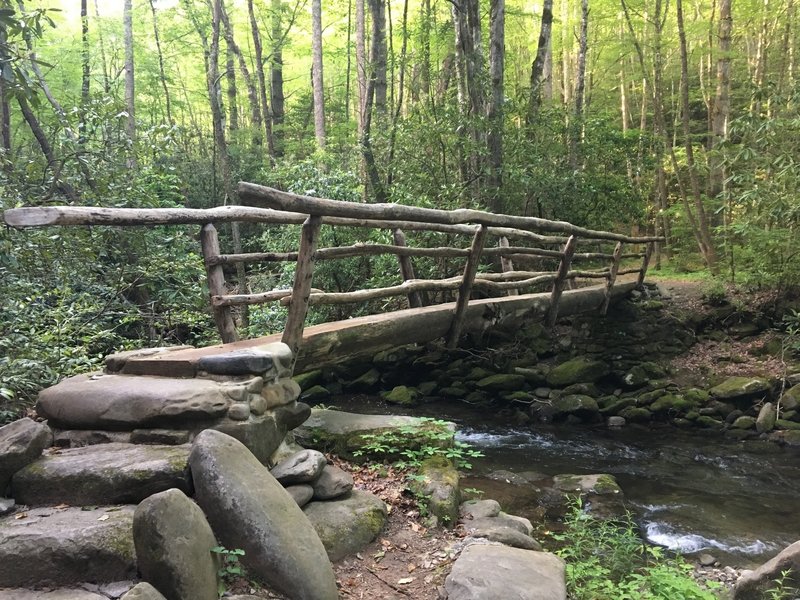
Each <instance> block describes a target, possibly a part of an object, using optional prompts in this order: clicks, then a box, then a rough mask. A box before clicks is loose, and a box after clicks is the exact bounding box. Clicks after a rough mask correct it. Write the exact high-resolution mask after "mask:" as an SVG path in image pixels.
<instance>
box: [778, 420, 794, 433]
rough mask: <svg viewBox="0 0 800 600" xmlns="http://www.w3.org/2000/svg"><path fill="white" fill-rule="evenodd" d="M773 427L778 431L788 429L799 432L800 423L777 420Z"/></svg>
mask: <svg viewBox="0 0 800 600" xmlns="http://www.w3.org/2000/svg"><path fill="white" fill-rule="evenodd" d="M775 425H776V426H777V427H778V428H779V429H790V430H792V431H800V423H797V422H795V421H787V420H786V419H777V420H776V421H775Z"/></svg>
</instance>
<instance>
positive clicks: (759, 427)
mask: <svg viewBox="0 0 800 600" xmlns="http://www.w3.org/2000/svg"><path fill="white" fill-rule="evenodd" d="M777 418H778V411H777V409H776V408H775V405H774V404H772V402H765V403H764V406H762V407H761V410H760V411H758V418H757V419H756V431H757V432H758V433H766V432H768V431H772V430H773V429H774V428H775V421H776V420H777Z"/></svg>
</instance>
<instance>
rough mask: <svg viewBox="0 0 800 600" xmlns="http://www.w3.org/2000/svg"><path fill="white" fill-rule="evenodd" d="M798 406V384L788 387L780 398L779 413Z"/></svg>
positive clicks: (799, 388) (799, 394)
mask: <svg viewBox="0 0 800 600" xmlns="http://www.w3.org/2000/svg"><path fill="white" fill-rule="evenodd" d="M798 406H800V384H798V385H795V386H792V387H790V388H789V389H788V390H786V391H785V392H783V395H782V396H781V412H784V411H787V410H795V409H796V408H797V407H798Z"/></svg>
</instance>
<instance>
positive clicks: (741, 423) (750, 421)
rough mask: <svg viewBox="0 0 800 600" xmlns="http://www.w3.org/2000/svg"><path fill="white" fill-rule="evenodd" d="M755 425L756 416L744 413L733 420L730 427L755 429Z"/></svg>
mask: <svg viewBox="0 0 800 600" xmlns="http://www.w3.org/2000/svg"><path fill="white" fill-rule="evenodd" d="M755 426H756V418H755V417H749V416H747V415H744V416H741V417H739V418H738V419H736V420H735V421H734V422H733V424H732V425H731V429H755Z"/></svg>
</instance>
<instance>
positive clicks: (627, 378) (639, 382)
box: [622, 365, 650, 389]
mask: <svg viewBox="0 0 800 600" xmlns="http://www.w3.org/2000/svg"><path fill="white" fill-rule="evenodd" d="M649 381H650V376H649V375H648V374H647V372H646V371H645V370H644V368H643V367H642V366H641V365H635V366H633V367H631V369H630V370H629V371H628V372H627V373H625V374H624V375H623V376H622V383H623V384H624V385H625V386H626V387H628V388H631V389H635V388H640V387H643V386H645V385H647V383H648V382H649Z"/></svg>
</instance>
